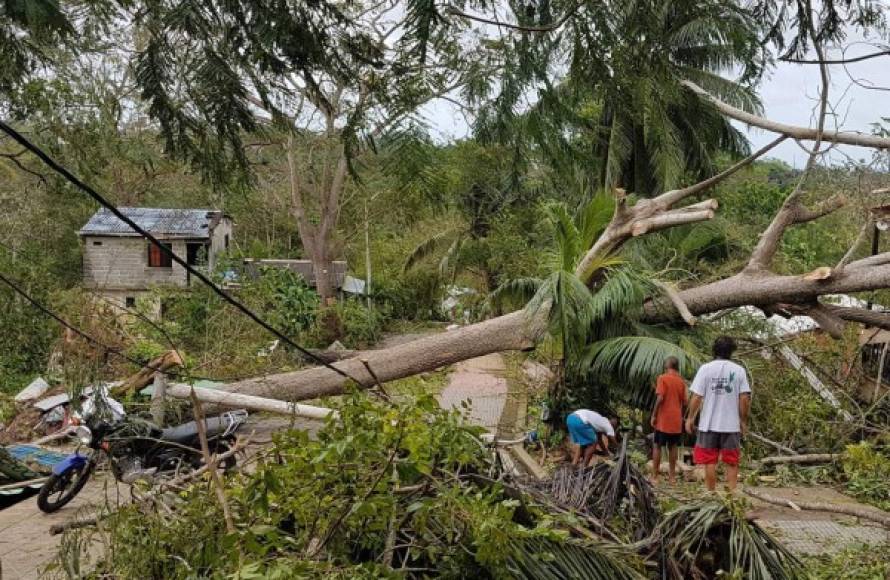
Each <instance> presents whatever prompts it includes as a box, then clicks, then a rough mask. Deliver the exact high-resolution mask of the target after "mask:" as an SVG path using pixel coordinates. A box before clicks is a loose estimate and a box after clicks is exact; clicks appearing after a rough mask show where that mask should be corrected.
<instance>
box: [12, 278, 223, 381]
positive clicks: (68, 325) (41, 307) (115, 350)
mask: <svg viewBox="0 0 890 580" xmlns="http://www.w3.org/2000/svg"><path fill="white" fill-rule="evenodd" d="M0 282H3V283H4V284H6V285H7V286H9V287H10V288H12V289H13V291H15V292H16V294H18V295H20V296H21V297H22V298H24V299H25V300H27V301H28V302H30V303H31V305H32V306H33V307H34V308H36V309H37V310H39V311H40V312H42V313H43V314H45V315H46V316H49V317H50V318H52V319H53V320H55V321H56V322H58V323H59V324H61V325H62V326H64V327H65V328H67V329H69V330H70V331H71V332H73V333H75V334H77V335H78V336H80V337H81V338H83V339H84V340H86V341H87V342H91V343H93V344H95V345H96V346H98V347H99V348H101V349H102V350H104V351H105V352H107V353H110V354H113V355H116V356H118V357H120V358H122V359H124V360H126V361H128V362H130V363H133V364H134V365H136V366H138V367H140V368H143V369H147V370H150V371H154V372H158V373H161V374H163V375H167V376H170V377H176V378H184V379H187V380H188V379H198V380H204V381H214V382H225V381H223V380H220V379H215V378H212V377H202V376H199V375H193V374H191V373H178V372H175V371H169V370H167V371H165V370H162V369H160V368H158V367H153V366H151V364H149V363H146V362H144V361H141V360H139V359H137V358H133V357H131V356H129V355H128V354H126V353H124V352H121V350H120V349H118V348H114V347H113V346H109V345H107V344H105V343H104V342H102V341H101V340H99V339H98V338H95V337H93V336H92V335H89V334H87V333H86V332H84V331H83V330H81V329H79V328H78V327H77V326H75V325H74V324H72V323H70V322H68V321H67V320H65V319H64V318H62V317H61V316H59V315H58V314H56V313H55V312H53V311H52V310H50V309H49V308H48V307H46V306H44V305H43V304H42V303H40V301H38V300H37V299H36V298H34V297H33V296H31V295H30V294H28V292H27V291H25V290H24V289H23V288H22V287H21V286H20V285H19V284H17V283H16V282H14V281H13V280H11V279H10V278H8V277H6V276H5V275H4V274H3V273H2V272H0Z"/></svg>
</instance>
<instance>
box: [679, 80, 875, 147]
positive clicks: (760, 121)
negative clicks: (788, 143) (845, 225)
mask: <svg viewBox="0 0 890 580" xmlns="http://www.w3.org/2000/svg"><path fill="white" fill-rule="evenodd" d="M681 84H683V85H684V86H685V87H687V88H688V89H690V90H692V91H693V92H695V93H697V94H698V95H700V96H701V97H703V98H705V99H707V100H708V101H710V102H711V103H712V104H713V105H714V106H715V107H716V108H717V110H718V111H720V112H721V113H723V114H724V115H726V116H727V117H729V118H730V119H735V120H736V121H741V122H742V123H745V124H747V125H751V126H752V127H758V128H760V129H764V130H766V131H771V132H773V133H779V134H781V135H785V136H787V137H792V138H794V139H800V140H802V141H815V140H817V138H818V136H819V135H820V132H819V131H818V129H813V128H810V127H798V126H796V125H786V124H785V123H779V122H778V121H772V120H770V119H765V118H763V117H760V116H758V115H754V114H752V113H748V112H746V111H743V110H741V109H738V108H736V107H733V106H732V105H730V104H728V103H724V102H723V101H721V100H720V99H718V98H717V97H715V96H713V95H712V94H710V93H709V92H707V91H706V90H704V89H703V88H701V87H700V86H698V85H697V84H695V83H693V82H692V81H682V83H681ZM821 136H822V140H824V141H829V142H831V143H840V144H843V145H858V146H859V147H871V148H874V149H890V138H887V137H878V136H877V135H863V134H861V133H843V132H840V131H823V132H822V133H821Z"/></svg>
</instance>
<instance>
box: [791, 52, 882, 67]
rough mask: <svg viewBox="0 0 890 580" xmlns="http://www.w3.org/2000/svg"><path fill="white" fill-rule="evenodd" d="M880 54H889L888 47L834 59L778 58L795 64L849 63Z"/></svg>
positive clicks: (876, 56) (879, 55)
mask: <svg viewBox="0 0 890 580" xmlns="http://www.w3.org/2000/svg"><path fill="white" fill-rule="evenodd" d="M881 56H890V49H887V50H879V51H877V52H872V53H869V54H863V55H861V56H853V57H850V58H846V57H845V58H835V59H831V58H828V59H824V60H821V59H815V60H807V59H802V58H791V57H781V58H779V60H781V61H784V62H792V63H795V64H851V63H854V62H862V61H863V60H868V59H871V58H878V57H881Z"/></svg>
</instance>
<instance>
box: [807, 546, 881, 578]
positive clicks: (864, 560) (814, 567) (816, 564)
mask: <svg viewBox="0 0 890 580" xmlns="http://www.w3.org/2000/svg"><path fill="white" fill-rule="evenodd" d="M888 548H890V546H888V545H886V544H885V545H883V546H869V545H862V546H853V547H849V548H845V549H843V550H841V551H839V552H835V553H832V554H822V555H819V556H813V557H810V558H807V559H806V565H807V577H808V578H809V579H810V580H833V579H834V578H845V579H847V580H879V579H881V578H886V577H887V576H888V575H890V562H888V561H887V549H888Z"/></svg>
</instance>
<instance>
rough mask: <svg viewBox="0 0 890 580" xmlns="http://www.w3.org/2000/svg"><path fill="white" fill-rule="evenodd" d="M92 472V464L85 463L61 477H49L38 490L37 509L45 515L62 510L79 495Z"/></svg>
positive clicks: (90, 462)
mask: <svg viewBox="0 0 890 580" xmlns="http://www.w3.org/2000/svg"><path fill="white" fill-rule="evenodd" d="M92 472H93V462H92V461H87V462H86V463H85V464H84V466H83V467H82V468H80V469H72V470H71V471H69V472H67V473H63V474H62V475H56V474H53V475H51V476H50V477H49V479H47V480H46V483H44V484H43V487H41V488H40V494H39V495H38V496H37V507H38V508H40V511H42V512H44V513H47V514H51V513H53V512H54V511H57V510H60V509H62V508H63V507H64V506H65V505H66V504H67V503H68V502H70V501H71V500H72V499H74V496H76V495H77V494H78V493H80V490H82V489H83V486H84V485H86V483H87V480H88V479H89V478H90V474H91V473H92Z"/></svg>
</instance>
